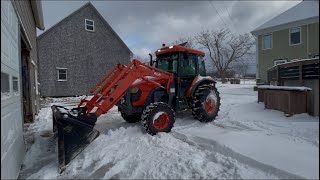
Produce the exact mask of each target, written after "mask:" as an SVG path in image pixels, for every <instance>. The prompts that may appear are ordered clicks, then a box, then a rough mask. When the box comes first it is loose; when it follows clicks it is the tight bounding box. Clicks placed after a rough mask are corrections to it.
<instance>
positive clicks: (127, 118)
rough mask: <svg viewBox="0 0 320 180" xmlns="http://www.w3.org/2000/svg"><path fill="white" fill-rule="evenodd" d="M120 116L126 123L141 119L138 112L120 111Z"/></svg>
mask: <svg viewBox="0 0 320 180" xmlns="http://www.w3.org/2000/svg"><path fill="white" fill-rule="evenodd" d="M121 116H122V118H123V119H124V120H125V121H127V122H128V123H136V122H139V121H140V120H141V115H140V114H134V115H127V114H125V113H123V112H121Z"/></svg>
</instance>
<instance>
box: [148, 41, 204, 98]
mask: <svg viewBox="0 0 320 180" xmlns="http://www.w3.org/2000/svg"><path fill="white" fill-rule="evenodd" d="M156 56H157V57H156V60H155V61H152V60H151V61H150V62H152V63H153V62H154V63H155V67H156V68H158V69H162V70H164V71H167V72H171V73H173V74H174V77H175V82H176V89H177V95H178V97H185V96H186V93H187V90H188V88H189V87H190V85H191V84H192V81H193V80H194V79H195V78H196V77H197V76H205V75H206V69H205V63H204V53H203V52H201V51H198V50H195V49H192V48H188V47H184V46H182V45H174V46H169V47H163V48H161V49H159V50H157V51H156Z"/></svg>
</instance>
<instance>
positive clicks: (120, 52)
mask: <svg viewBox="0 0 320 180" xmlns="http://www.w3.org/2000/svg"><path fill="white" fill-rule="evenodd" d="M37 41H38V50H39V78H40V94H41V96H42V97H63V96H77V95H85V94H88V93H89V90H90V89H91V88H92V87H93V86H94V85H95V84H96V83H97V82H98V81H99V80H100V79H101V78H102V77H103V76H104V75H105V74H106V73H107V72H108V71H109V70H110V69H111V68H112V67H113V66H114V65H116V64H117V63H123V64H129V63H130V59H131V57H132V52H131V51H130V49H129V48H128V47H127V46H126V44H125V43H124V42H123V41H122V40H121V38H120V37H119V36H118V35H117V33H116V32H115V31H114V30H113V29H112V28H111V26H110V25H109V24H108V23H107V21H106V20H105V19H104V18H103V17H102V15H101V14H100V13H99V12H98V10H97V9H96V8H95V7H94V6H93V5H92V4H91V3H90V2H88V3H86V4H85V5H83V6H82V7H80V8H79V9H78V10H76V11H74V12H73V13H71V14H70V15H69V16H67V17H65V18H64V19H62V20H61V21H59V22H58V23H56V24H55V25H53V26H52V27H51V28H49V29H48V30H47V31H45V32H44V33H42V34H41V35H39V36H38V38H37Z"/></svg>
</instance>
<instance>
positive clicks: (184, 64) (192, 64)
mask: <svg viewBox="0 0 320 180" xmlns="http://www.w3.org/2000/svg"><path fill="white" fill-rule="evenodd" d="M197 63H198V57H197V56H196V55H195V54H189V55H188V59H184V58H183V57H182V59H181V60H180V71H181V72H180V75H181V77H189V76H196V75H197V74H196V73H197V72H196V66H197Z"/></svg>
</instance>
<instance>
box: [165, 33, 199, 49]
mask: <svg viewBox="0 0 320 180" xmlns="http://www.w3.org/2000/svg"><path fill="white" fill-rule="evenodd" d="M194 40H195V39H194V38H193V37H191V36H189V37H180V38H179V39H177V40H175V41H173V42H172V43H171V44H173V45H176V44H182V43H185V42H187V44H186V47H190V48H194V45H195V41H194Z"/></svg>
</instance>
